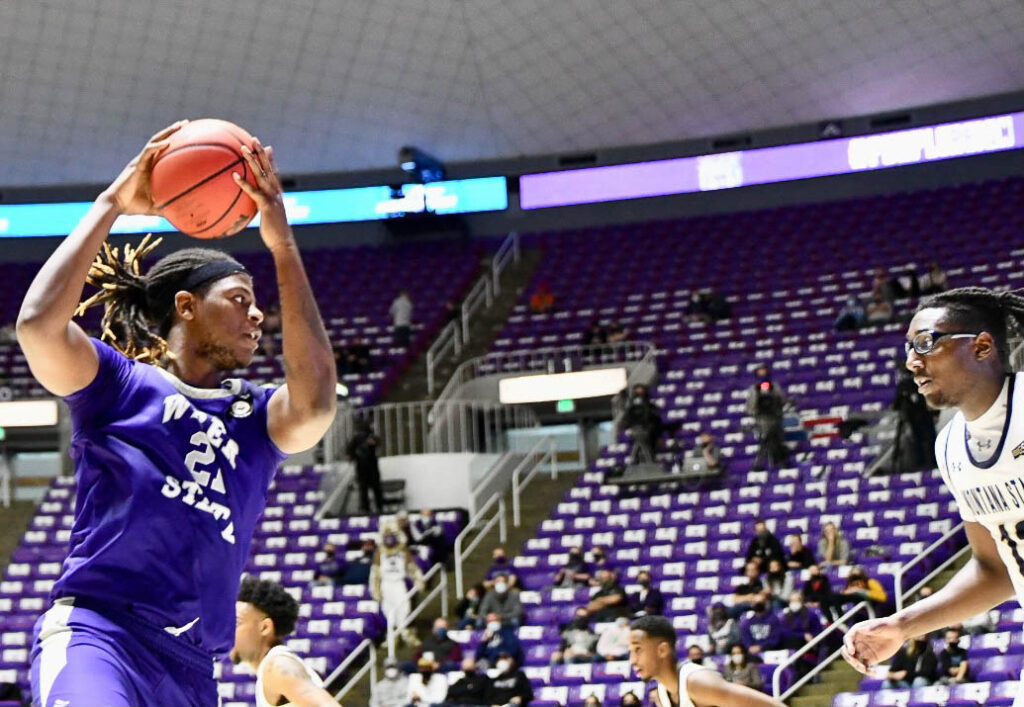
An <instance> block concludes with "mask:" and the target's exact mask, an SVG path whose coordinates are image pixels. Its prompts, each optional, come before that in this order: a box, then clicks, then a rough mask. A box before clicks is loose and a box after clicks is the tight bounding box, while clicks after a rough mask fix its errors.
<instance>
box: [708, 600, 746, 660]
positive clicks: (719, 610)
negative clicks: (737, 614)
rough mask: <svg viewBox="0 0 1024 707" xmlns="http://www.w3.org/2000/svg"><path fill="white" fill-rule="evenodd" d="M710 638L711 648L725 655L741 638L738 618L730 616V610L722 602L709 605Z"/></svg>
mask: <svg viewBox="0 0 1024 707" xmlns="http://www.w3.org/2000/svg"><path fill="white" fill-rule="evenodd" d="M708 639H709V640H710V641H711V650H712V652H714V653H717V654H719V655H724V654H725V653H726V652H728V650H729V646H731V645H732V644H733V643H736V642H738V641H739V640H740V627H739V626H738V625H737V624H736V619H734V618H732V617H731V616H729V611H728V610H727V609H726V608H725V604H723V603H722V602H720V601H719V602H715V603H714V604H712V605H711V606H709V607H708Z"/></svg>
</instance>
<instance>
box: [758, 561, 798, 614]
mask: <svg viewBox="0 0 1024 707" xmlns="http://www.w3.org/2000/svg"><path fill="white" fill-rule="evenodd" d="M764 588H765V589H766V590H767V591H768V593H769V594H770V597H769V601H770V602H771V604H772V608H774V609H783V608H785V606H786V604H787V602H789V598H790V595H791V594H792V593H793V575H792V573H791V572H789V570H787V569H786V566H785V565H784V564H782V560H780V559H778V558H777V557H773V558H772V559H770V560H768V571H767V572H765V574H764Z"/></svg>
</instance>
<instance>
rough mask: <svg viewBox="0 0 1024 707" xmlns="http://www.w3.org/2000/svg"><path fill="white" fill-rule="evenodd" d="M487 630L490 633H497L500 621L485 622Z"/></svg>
mask: <svg viewBox="0 0 1024 707" xmlns="http://www.w3.org/2000/svg"><path fill="white" fill-rule="evenodd" d="M487 630H488V631H490V632H491V633H497V632H498V631H500V630H501V622H500V621H491V622H489V623H488V624H487Z"/></svg>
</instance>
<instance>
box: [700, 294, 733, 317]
mask: <svg viewBox="0 0 1024 707" xmlns="http://www.w3.org/2000/svg"><path fill="white" fill-rule="evenodd" d="M704 302H705V303H706V309H707V313H708V316H709V317H711V321H714V322H718V321H721V320H723V319H730V318H731V317H732V305H731V304H729V300H727V299H726V298H725V297H724V296H722V295H721V294H719V293H718V292H715V291H714V290H712V289H710V288H708V289H707V290H705V291H704Z"/></svg>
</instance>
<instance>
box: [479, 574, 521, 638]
mask: <svg viewBox="0 0 1024 707" xmlns="http://www.w3.org/2000/svg"><path fill="white" fill-rule="evenodd" d="M480 613H481V614H485V615H486V614H492V613H493V614H497V615H498V616H499V617H500V618H501V623H502V624H503V625H505V626H511V627H512V628H519V626H520V624H521V623H522V621H523V615H524V612H523V604H522V602H520V601H519V590H518V589H512V588H511V587H510V586H509V582H508V575H507V574H498V575H495V576H494V585H493V586H492V587H491V591H489V592H487V594H486V595H485V596H484V600H483V601H482V602H480ZM478 628H483V626H482V625H478Z"/></svg>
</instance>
